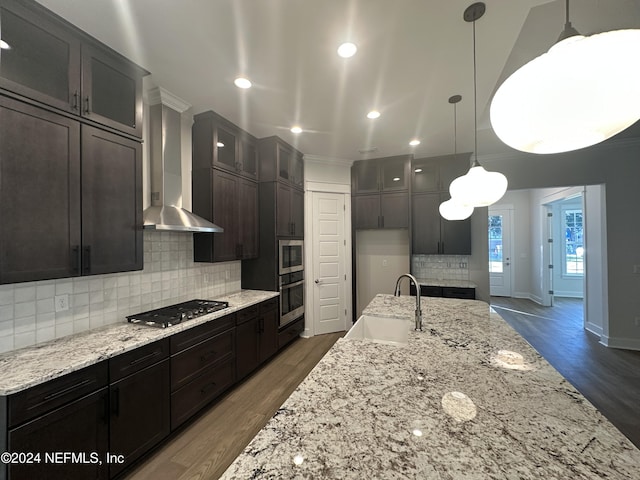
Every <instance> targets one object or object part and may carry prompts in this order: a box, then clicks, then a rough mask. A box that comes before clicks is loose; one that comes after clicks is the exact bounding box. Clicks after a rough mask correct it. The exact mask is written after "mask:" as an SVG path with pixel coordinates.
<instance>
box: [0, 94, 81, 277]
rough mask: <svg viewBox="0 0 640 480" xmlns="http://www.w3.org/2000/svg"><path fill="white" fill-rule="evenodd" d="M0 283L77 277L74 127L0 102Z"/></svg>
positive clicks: (77, 166)
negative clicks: (0, 225) (0, 226)
mask: <svg viewBox="0 0 640 480" xmlns="http://www.w3.org/2000/svg"><path fill="white" fill-rule="evenodd" d="M0 132H1V133H0V206H1V207H0V223H1V224H2V228H0V283H14V282H24V281H32V280H45V279H50V278H64V277H72V276H76V275H79V274H80V271H79V268H80V265H79V261H78V259H79V256H78V254H79V252H80V250H79V248H80V125H79V123H78V122H76V121H74V120H72V119H69V118H66V117H62V116H58V115H56V114H54V113H50V112H47V111H45V110H41V109H39V108H36V107H32V106H30V105H26V104H23V103H21V102H18V101H15V100H11V99H8V98H5V97H0Z"/></svg>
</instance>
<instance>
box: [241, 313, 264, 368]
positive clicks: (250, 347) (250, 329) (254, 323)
mask: <svg viewBox="0 0 640 480" xmlns="http://www.w3.org/2000/svg"><path fill="white" fill-rule="evenodd" d="M259 335H260V319H259V318H258V317H254V318H252V319H251V320H248V321H247V322H245V323H242V324H240V325H238V326H237V327H236V378H237V379H238V380H241V379H243V378H244V377H246V376H247V375H248V374H249V373H251V372H252V371H253V370H255V368H256V367H257V366H258V364H259V363H260V357H259V344H258V336H259Z"/></svg>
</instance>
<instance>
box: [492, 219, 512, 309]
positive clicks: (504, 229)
mask: <svg viewBox="0 0 640 480" xmlns="http://www.w3.org/2000/svg"><path fill="white" fill-rule="evenodd" d="M511 263H512V262H511V210H508V209H490V210H489V292H490V294H491V295H492V296H497V297H510V296H511Z"/></svg>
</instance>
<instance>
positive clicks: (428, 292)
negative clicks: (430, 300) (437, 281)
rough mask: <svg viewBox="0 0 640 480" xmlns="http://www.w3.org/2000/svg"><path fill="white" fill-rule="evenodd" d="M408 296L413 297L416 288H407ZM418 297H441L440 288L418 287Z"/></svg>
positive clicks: (431, 286)
mask: <svg viewBox="0 0 640 480" xmlns="http://www.w3.org/2000/svg"><path fill="white" fill-rule="evenodd" d="M409 294H410V295H413V296H415V294H416V287H414V286H413V284H411V285H410V286H409ZM420 295H421V296H423V297H442V287H438V286H436V285H420Z"/></svg>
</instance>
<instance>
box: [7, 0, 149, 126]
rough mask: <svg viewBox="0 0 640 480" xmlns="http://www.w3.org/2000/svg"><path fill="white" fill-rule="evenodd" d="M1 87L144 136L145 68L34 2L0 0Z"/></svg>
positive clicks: (99, 122)
mask: <svg viewBox="0 0 640 480" xmlns="http://www.w3.org/2000/svg"><path fill="white" fill-rule="evenodd" d="M0 32H1V38H2V41H3V42H4V43H5V44H6V45H7V46H8V48H3V49H1V50H0V65H1V68H0V88H2V89H4V90H6V91H8V92H11V93H14V94H17V95H20V97H24V98H26V99H29V100H32V101H36V102H38V103H39V104H43V105H46V106H50V107H54V108H56V109H59V110H62V111H64V112H67V113H71V114H75V115H80V116H81V117H83V118H85V119H87V120H89V121H92V122H96V123H97V124H99V125H103V126H106V127H109V128H113V129H115V130H118V131H120V132H124V133H126V134H129V135H132V136H135V137H141V136H142V77H143V76H144V75H146V74H148V72H147V71H145V70H144V69H142V68H140V67H138V66H137V65H135V64H134V63H132V62H130V61H129V60H127V59H126V58H124V57H122V56H121V55H119V54H118V53H116V52H115V51H113V50H111V49H109V48H108V47H106V46H104V45H102V44H100V43H99V42H97V41H96V40H94V39H93V38H91V37H90V36H88V35H86V34H84V33H83V32H82V31H80V30H78V29H77V28H75V27H73V26H72V25H70V24H68V23H67V22H66V21H64V20H63V19H61V18H60V17H57V16H56V15H54V14H52V13H51V12H49V11H47V10H46V9H44V8H43V7H41V6H40V5H38V4H37V3H35V2H26V1H19V0H0Z"/></svg>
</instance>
